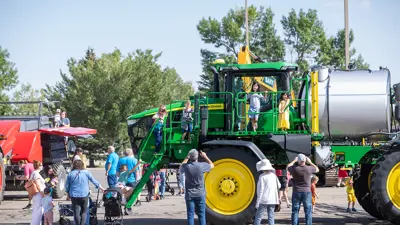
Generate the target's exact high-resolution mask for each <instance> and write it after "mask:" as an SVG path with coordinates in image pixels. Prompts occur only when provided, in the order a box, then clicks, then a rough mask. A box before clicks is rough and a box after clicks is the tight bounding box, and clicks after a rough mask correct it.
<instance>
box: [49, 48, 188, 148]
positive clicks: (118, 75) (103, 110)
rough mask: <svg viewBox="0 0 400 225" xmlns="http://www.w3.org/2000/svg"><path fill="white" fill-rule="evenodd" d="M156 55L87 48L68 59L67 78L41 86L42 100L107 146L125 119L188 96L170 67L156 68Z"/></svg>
mask: <svg viewBox="0 0 400 225" xmlns="http://www.w3.org/2000/svg"><path fill="white" fill-rule="evenodd" d="M160 56H161V53H159V54H153V53H152V51H151V50H145V51H142V50H136V51H135V52H133V53H130V54H128V55H127V56H123V55H122V54H121V52H120V51H119V50H118V49H115V50H114V51H113V52H111V53H106V54H102V55H101V56H100V57H97V56H96V55H95V54H94V51H93V50H91V49H89V50H88V51H87V52H86V55H85V57H84V58H83V59H81V60H77V59H73V58H71V59H69V60H68V62H67V65H68V70H69V74H66V73H63V72H61V78H62V80H61V81H60V82H57V83H56V85H55V86H49V85H47V89H46V91H45V92H46V97H47V99H49V100H59V101H61V105H62V107H63V108H65V109H66V110H67V112H68V115H69V118H70V119H71V124H72V125H73V126H85V127H93V128H96V129H97V130H98V138H100V139H102V140H103V139H104V140H106V141H108V142H118V141H120V140H121V141H123V140H125V139H126V138H127V137H126V135H127V134H126V118H127V116H129V115H131V114H133V113H137V112H141V111H143V110H146V109H149V108H152V107H158V106H159V105H160V104H167V103H169V102H170V101H171V100H172V99H187V98H188V96H189V95H190V94H193V88H192V86H191V84H190V83H187V82H184V81H183V80H182V79H181V78H180V77H179V75H178V74H177V73H176V71H175V70H174V69H172V68H166V69H164V70H162V68H161V66H160V65H159V64H158V62H157V60H158V59H159V57H160Z"/></svg>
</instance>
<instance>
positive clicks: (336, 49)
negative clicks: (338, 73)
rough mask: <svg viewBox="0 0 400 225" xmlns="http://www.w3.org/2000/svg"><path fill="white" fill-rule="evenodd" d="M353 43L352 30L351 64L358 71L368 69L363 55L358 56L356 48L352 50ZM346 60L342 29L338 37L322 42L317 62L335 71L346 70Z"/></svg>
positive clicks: (350, 41)
mask: <svg viewBox="0 0 400 225" xmlns="http://www.w3.org/2000/svg"><path fill="white" fill-rule="evenodd" d="M353 42H354V32H353V30H350V32H349V44H350V51H349V53H350V63H351V64H353V65H354V66H355V67H356V68H358V69H368V68H369V64H368V63H366V62H364V59H363V57H362V56H361V55H357V51H356V49H355V48H351V44H352V43H353ZM345 60H346V59H345V31H344V29H341V30H339V31H338V32H337V34H336V36H331V37H329V38H328V39H325V40H322V42H321V44H320V50H319V51H318V55H317V57H316V61H317V62H318V64H320V65H323V66H330V67H333V68H335V69H346V66H345Z"/></svg>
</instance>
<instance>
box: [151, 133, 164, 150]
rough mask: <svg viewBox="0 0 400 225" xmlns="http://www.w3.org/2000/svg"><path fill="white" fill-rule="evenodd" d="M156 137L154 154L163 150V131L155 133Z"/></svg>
mask: <svg viewBox="0 0 400 225" xmlns="http://www.w3.org/2000/svg"><path fill="white" fill-rule="evenodd" d="M153 134H154V137H155V138H156V150H155V151H154V152H156V153H158V152H159V151H160V148H161V143H162V131H161V130H159V131H153Z"/></svg>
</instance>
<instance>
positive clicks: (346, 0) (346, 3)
mask: <svg viewBox="0 0 400 225" xmlns="http://www.w3.org/2000/svg"><path fill="white" fill-rule="evenodd" d="M344 33H345V47H344V52H345V57H346V60H345V63H346V65H345V68H346V70H348V69H349V63H350V55H349V54H350V53H349V0H344Z"/></svg>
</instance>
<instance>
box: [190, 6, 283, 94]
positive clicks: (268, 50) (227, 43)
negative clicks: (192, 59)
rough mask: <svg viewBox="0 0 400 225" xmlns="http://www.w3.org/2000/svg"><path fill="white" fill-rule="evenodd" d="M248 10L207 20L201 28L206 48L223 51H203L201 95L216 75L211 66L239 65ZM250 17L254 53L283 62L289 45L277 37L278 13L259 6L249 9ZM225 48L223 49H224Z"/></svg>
mask: <svg viewBox="0 0 400 225" xmlns="http://www.w3.org/2000/svg"><path fill="white" fill-rule="evenodd" d="M244 10H245V9H244V8H243V7H242V8H239V9H236V10H234V9H231V10H229V12H228V14H227V15H226V16H225V17H223V18H222V19H221V21H219V20H217V19H215V18H211V17H209V18H207V19H206V18H203V19H201V20H200V22H199V24H198V25H197V30H198V31H199V34H200V37H201V40H202V41H203V42H204V43H206V44H212V45H213V47H215V48H217V49H219V50H220V51H218V52H212V51H209V50H205V49H202V50H201V56H202V60H201V64H202V67H203V74H201V75H200V81H198V84H199V89H200V90H201V91H209V90H210V89H211V85H212V82H213V81H212V77H213V75H212V73H211V72H210V71H209V66H210V65H211V63H212V62H213V61H214V60H215V59H217V58H222V59H225V61H226V62H227V63H228V62H229V63H233V62H236V61H237V54H238V51H239V48H240V47H241V46H243V45H245V39H246V33H245V11H244ZM248 14H249V39H250V40H249V42H250V49H251V51H252V52H253V53H254V54H256V55H257V56H259V57H260V58H262V59H265V60H266V61H279V60H283V58H284V56H285V45H284V43H283V41H282V40H281V39H280V37H279V36H278V35H277V34H276V29H275V25H274V23H273V17H274V13H273V12H272V10H271V8H264V7H260V8H259V9H257V8H256V7H255V6H250V7H249V8H248ZM221 48H222V49H221Z"/></svg>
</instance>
